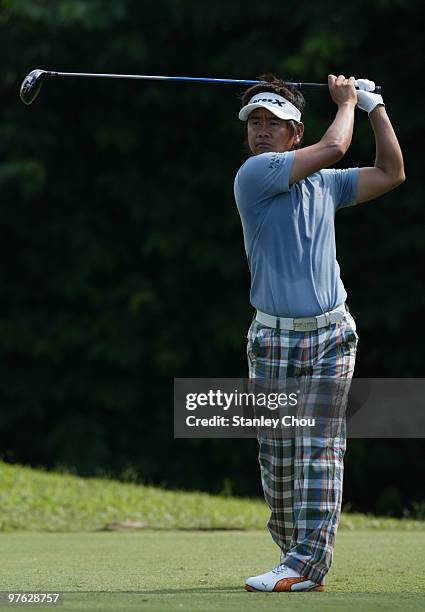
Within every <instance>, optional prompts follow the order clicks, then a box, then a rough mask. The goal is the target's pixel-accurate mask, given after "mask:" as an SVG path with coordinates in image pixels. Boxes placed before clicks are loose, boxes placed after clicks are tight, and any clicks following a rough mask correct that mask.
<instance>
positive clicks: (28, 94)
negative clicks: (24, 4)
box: [20, 69, 381, 105]
mask: <svg viewBox="0 0 425 612" xmlns="http://www.w3.org/2000/svg"><path fill="white" fill-rule="evenodd" d="M47 77H90V78H100V79H135V80H144V81H188V82H196V83H233V84H237V85H255V84H257V83H261V81H251V80H245V79H213V78H209V77H185V76H148V75H143V74H95V73H91V72H53V71H51V70H41V69H36V70H32V71H31V72H30V73H29V74H28V75H27V76H26V77H25V79H24V80H23V81H22V85H21V90H20V96H21V100H22V102H23V103H24V104H27V105H28V104H32V103H33V102H34V100H35V99H36V98H37V96H38V94H39V93H40V89H41V86H42V84H43V82H44V80H45V79H46V78H47ZM288 85H292V86H293V87H296V88H297V89H310V88H314V87H328V85H327V84H326V83H288ZM374 93H381V88H380V87H379V86H375V89H374Z"/></svg>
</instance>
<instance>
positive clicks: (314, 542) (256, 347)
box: [247, 312, 358, 583]
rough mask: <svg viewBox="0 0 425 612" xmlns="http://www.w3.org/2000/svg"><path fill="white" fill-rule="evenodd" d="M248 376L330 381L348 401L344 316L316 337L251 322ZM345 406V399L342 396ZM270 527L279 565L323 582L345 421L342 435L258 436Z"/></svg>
mask: <svg viewBox="0 0 425 612" xmlns="http://www.w3.org/2000/svg"><path fill="white" fill-rule="evenodd" d="M247 337H248V345H247V355H248V365H249V378H250V379H252V378H257V379H258V378H259V379H265V380H266V381H267V380H269V381H273V380H276V379H277V380H284V379H288V378H298V379H300V378H302V377H315V378H320V377H330V378H332V379H337V380H338V381H343V383H344V386H345V389H346V393H347V395H348V390H349V385H350V382H351V378H352V376H353V372H354V363H355V357H356V349H357V343H358V335H357V333H356V324H355V322H354V319H353V317H352V316H351V315H350V314H349V312H346V314H345V315H344V318H343V319H342V320H341V321H339V322H338V323H336V324H333V325H330V326H328V327H323V328H320V329H318V330H315V331H310V332H298V331H287V330H276V329H272V328H270V327H266V326H265V325H263V324H261V323H258V322H257V321H256V320H255V319H254V320H253V321H252V323H251V326H250V328H249V331H248V336H247ZM344 401H345V402H346V397H345V398H344ZM258 443H259V457H258V458H259V463H260V471H261V481H262V485H263V491H264V498H265V500H266V502H267V504H268V506H269V508H270V510H271V516H270V519H269V521H268V524H267V526H268V529H269V531H270V534H271V536H272V538H273V540H274V541H275V542H276V544H277V545H278V546H279V548H280V549H281V562H283V563H285V565H287V566H288V567H291V568H292V569H294V570H296V571H297V572H299V573H300V574H301V575H303V576H305V577H306V578H309V579H310V580H313V581H314V582H317V583H322V582H323V579H324V577H325V575H326V573H327V572H328V571H329V568H330V566H331V563H332V557H333V547H334V543H335V535H336V531H337V528H338V523H339V517H340V512H341V499H342V483H343V458H344V453H345V448H346V436H345V420H344V427H343V430H342V431H341V435H338V436H332V437H323V438H320V437H319V438H317V437H314V438H313V437H307V436H305V435H295V436H293V437H291V438H287V439H283V438H277V439H274V438H270V437H268V436H261V434H259V435H258Z"/></svg>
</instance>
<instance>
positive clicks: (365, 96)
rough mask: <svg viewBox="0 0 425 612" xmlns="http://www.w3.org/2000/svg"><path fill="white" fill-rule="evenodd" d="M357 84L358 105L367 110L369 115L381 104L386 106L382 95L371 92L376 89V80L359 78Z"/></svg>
mask: <svg viewBox="0 0 425 612" xmlns="http://www.w3.org/2000/svg"><path fill="white" fill-rule="evenodd" d="M355 85H356V86H357V87H358V90H357V106H358V107H359V108H361V110H364V111H366V112H367V114H368V115H370V113H371V112H372V111H373V110H374V109H375V108H376V107H377V106H379V105H381V106H385V104H384V101H383V99H382V96H381V95H379V94H375V93H371V92H372V91H373V90H374V89H375V83H374V81H369V79H357V80H356V82H355Z"/></svg>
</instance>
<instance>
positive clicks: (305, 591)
mask: <svg viewBox="0 0 425 612" xmlns="http://www.w3.org/2000/svg"><path fill="white" fill-rule="evenodd" d="M245 590H246V591H249V592H251V593H312V592H313V591H324V590H325V586H324V585H323V584H319V585H317V586H316V587H313V588H312V589H305V590H304V591H262V590H260V589H256V588H254V587H253V586H251V585H250V584H246V585H245Z"/></svg>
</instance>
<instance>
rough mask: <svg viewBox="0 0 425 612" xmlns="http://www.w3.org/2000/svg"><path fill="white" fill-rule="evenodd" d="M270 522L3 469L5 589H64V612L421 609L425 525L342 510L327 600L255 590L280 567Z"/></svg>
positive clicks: (261, 506) (234, 503)
mask: <svg viewBox="0 0 425 612" xmlns="http://www.w3.org/2000/svg"><path fill="white" fill-rule="evenodd" d="M267 518H268V510H267V508H266V505H265V503H264V502H263V501H262V500H246V499H235V498H226V497H222V496H214V495H208V494H206V493H188V492H182V491H180V492H179V491H164V490H161V489H159V488H155V487H147V486H140V485H135V484H128V483H122V482H118V481H113V480H106V479H102V478H79V477H76V476H72V475H69V474H58V473H48V472H45V471H43V470H34V469H31V468H27V467H22V466H19V465H8V464H5V463H2V462H0V567H1V571H0V592H1V591H3V592H4V591H10V590H11V591H27V592H28V591H37V592H43V591H61V592H64V593H65V595H64V605H63V606H61V608H60V609H63V610H66V611H67V612H68V611H69V610H75V611H77V610H94V611H96V610H99V611H108V610H111V611H114V612H115V611H116V612H118V611H127V610H158V611H167V610H184V611H186V610H187V611H196V612H198V611H204V610H206V611H209V610H220V611H235V612H237V611H239V610H241V609H243V610H244V612H249V611H250V610H252V611H254V610H260V611H261V610H267V611H268V610H275V609H276V610H277V609H279V610H281V609H282V608H283V609H288V610H289V609H291V610H306V611H307V610H308V611H317V612H327V611H329V612H331V611H332V612H340V611H342V610H343V611H344V612H345V611H346V610H347V611H348V612H350V611H359V612H360V611H361V612H368V611H369V610H370V611H371V612H375V611H380V610H391V611H392V610H394V611H396V610H399V611H400V612H402V611H403V612H404V611H409V610H423V609H424V602H425V579H424V576H425V553H424V551H425V522H423V521H414V520H396V519H390V518H376V517H370V516H365V515H360V514H348V513H343V515H342V519H341V525H340V529H339V531H338V537H337V545H336V549H335V557H334V564H333V567H332V570H331V572H330V573H329V575H328V576H327V591H326V592H325V593H292V594H287V593H283V594H282V593H280V594H279V593H266V594H264V593H263V594H261V593H247V592H246V591H244V589H243V583H244V579H245V578H246V577H247V576H250V575H254V574H258V573H260V572H263V571H266V570H268V569H270V568H271V567H273V566H274V565H275V564H276V563H277V561H278V554H277V553H278V551H277V548H276V546H275V545H274V544H273V542H272V540H271V538H270V536H269V534H268V532H267V531H266V528H265V524H266V521H267ZM111 523H117V524H118V525H123V524H129V525H132V524H133V525H134V524H135V523H138V525H139V526H140V527H142V528H141V529H137V530H135V529H127V530H126V531H123V530H118V531H108V530H107V526H108V525H110V524H111ZM199 529H203V531H196V530H199ZM223 529H226V531H222V530H223ZM37 607H38V606H37ZM6 608H8V609H10V607H8V606H7V605H1V604H0V609H2V610H3V609H6ZM38 609H46V610H47V609H51V607H50V608H47V607H38Z"/></svg>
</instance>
